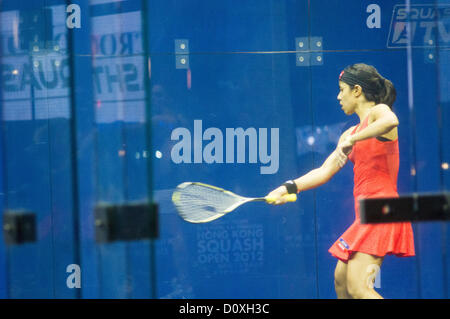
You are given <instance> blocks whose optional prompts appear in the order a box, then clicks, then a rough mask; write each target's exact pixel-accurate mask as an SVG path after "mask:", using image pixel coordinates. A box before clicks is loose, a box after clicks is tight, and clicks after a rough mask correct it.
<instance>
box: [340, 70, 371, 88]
mask: <svg viewBox="0 0 450 319" xmlns="http://www.w3.org/2000/svg"><path fill="white" fill-rule="evenodd" d="M372 77H373V75H372V74H370V73H368V72H364V71H359V72H358V76H356V75H355V74H353V73H350V72H348V71H345V70H344V71H342V72H341V74H340V75H339V80H340V81H342V82H345V83H347V84H348V85H359V86H361V88H362V89H363V91H364V92H366V93H370V94H377V93H379V88H377V87H375V86H374V85H373V84H370V83H369V80H370V78H372Z"/></svg>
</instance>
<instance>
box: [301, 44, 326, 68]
mask: <svg viewBox="0 0 450 319" xmlns="http://www.w3.org/2000/svg"><path fill="white" fill-rule="evenodd" d="M322 50H323V41H322V37H302V38H295V51H296V54H295V58H296V65H297V66H312V65H322V64H323V53H322Z"/></svg>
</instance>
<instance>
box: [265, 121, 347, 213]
mask: <svg viewBox="0 0 450 319" xmlns="http://www.w3.org/2000/svg"><path fill="white" fill-rule="evenodd" d="M352 129H353V127H351V128H350V129H348V130H347V131H345V132H344V133H343V134H342V135H341V137H340V138H339V142H338V145H337V147H336V149H335V150H334V151H333V153H331V154H330V156H328V158H327V159H326V160H325V162H323V164H322V166H320V167H319V168H316V169H313V170H311V171H309V172H308V173H306V174H305V175H303V176H301V177H299V178H297V179H295V180H294V182H295V184H296V185H297V189H298V191H299V192H300V191H305V190H308V189H312V188H315V187H318V186H320V185H323V184H325V183H326V182H328V181H329V180H330V179H331V178H332V177H333V176H334V175H335V174H336V173H337V172H338V171H339V170H340V169H341V168H342V167H343V166H344V165H345V163H346V161H347V156H346V155H345V154H344V153H343V151H342V148H341V143H342V142H343V141H344V140H345V139H346V138H347V136H349V135H350V132H351V130H352ZM286 194H287V190H286V187H284V186H280V187H278V188H276V189H275V190H273V191H272V192H270V193H269V194H268V196H270V197H273V198H277V199H278V200H277V201H275V202H274V203H273V204H284V203H285V200H284V199H283V198H282V196H283V195H286Z"/></svg>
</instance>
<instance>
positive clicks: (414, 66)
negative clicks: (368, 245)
mask: <svg viewBox="0 0 450 319" xmlns="http://www.w3.org/2000/svg"><path fill="white" fill-rule="evenodd" d="M74 5H75V6H74ZM449 34H450V2H449V1H433V0H425V1H399V0H398V1H385V0H382V1H366V0H364V1H347V2H345V3H344V4H343V3H342V1H337V0H327V1H322V0H321V1H316V0H314V1H307V0H258V1H253V0H249V1H241V2H239V3H238V4H237V3H235V2H234V1H215V0H214V1H201V0H195V1H173V0H168V1H162V0H157V1H153V0H142V1H141V0H123V1H117V0H115V1H114V0H90V1H88V0H80V1H73V3H72V2H71V1H62V0H59V1H58V0H39V1H25V0H21V1H17V0H16V1H10V0H1V1H0V79H1V81H0V109H1V112H0V120H1V130H0V163H1V166H0V168H1V169H0V208H1V212H2V213H1V215H0V216H1V219H2V225H3V230H2V232H3V234H2V236H1V239H0V297H1V298H335V292H334V283H333V280H334V279H333V273H334V268H335V265H336V259H335V258H333V257H332V256H331V255H330V254H329V253H328V248H329V247H330V246H331V245H332V244H333V243H334V241H336V240H337V239H338V238H339V236H340V235H341V234H342V233H343V232H344V231H345V230H346V229H347V227H348V226H349V225H350V224H351V223H352V222H353V220H354V200H353V168H352V164H351V163H348V164H347V165H346V166H345V167H344V168H343V169H342V170H341V171H340V172H339V173H338V174H337V175H336V176H334V177H333V179H332V180H331V181H330V182H329V183H327V184H325V185H323V186H322V187H320V188H317V189H315V190H310V191H306V192H303V193H300V194H299V198H298V200H297V202H295V203H289V204H286V205H284V206H269V205H266V204H264V203H251V204H248V205H244V206H242V207H240V208H239V209H238V210H236V211H234V212H233V213H231V214H229V215H226V216H224V217H223V218H220V219H218V220H216V221H214V222H211V223H205V224H190V223H187V222H185V221H183V220H182V219H181V218H180V217H179V216H178V214H177V213H176V210H175V207H174V205H173V203H172V200H171V196H172V192H173V190H174V189H175V187H176V186H177V185H178V184H180V183H182V182H185V181H198V182H203V183H207V184H211V185H216V186H218V187H222V188H225V189H228V190H231V191H233V192H235V193H237V194H240V195H243V196H250V197H257V196H264V195H265V194H267V193H268V192H269V191H271V190H272V189H274V188H275V187H277V186H278V185H280V184H281V183H283V182H284V181H286V180H288V179H292V178H296V177H298V176H300V175H302V174H304V173H306V172H308V171H309V170H311V169H313V168H316V167H319V166H320V165H321V164H322V163H323V161H324V160H325V159H326V158H327V157H328V155H329V154H330V153H331V152H332V151H333V150H334V149H335V147H336V144H337V141H338V139H339V137H340V135H341V134H342V133H343V132H344V131H345V130H346V129H348V128H349V127H351V126H353V125H356V124H358V118H357V116H356V115H352V116H346V115H345V114H344V113H343V112H342V110H341V109H340V106H339V102H338V101H337V99H336V98H337V95H338V93H339V87H338V76H339V74H340V72H341V71H342V70H343V69H344V68H345V67H346V66H347V65H350V64H354V63H359V62H363V63H367V64H370V65H373V66H375V67H376V68H377V69H378V71H379V72H380V73H381V74H382V75H383V76H385V77H386V78H388V79H390V80H391V81H392V82H393V83H394V85H395V87H396V89H397V100H396V102H395V104H394V111H395V113H396V115H397V116H398V118H399V122H400V126H399V147H400V170H399V176H398V191H399V194H400V195H406V194H410V193H413V192H419V193H429V192H442V191H448V188H449V186H450V184H449V183H450V179H449V170H448V169H449V163H450V153H449V150H448V146H447V145H448V144H449V139H450V130H449V127H450V125H449V121H450V113H449V111H448V107H449V89H450V86H449V84H450V78H449V77H450V67H449V62H448V61H449V45H450V37H449ZM155 204H157V206H158V209H157V210H156V209H155V208H154V206H155ZM413 230H414V236H415V248H416V256H415V257H409V258H397V257H394V256H387V257H386V258H385V260H384V262H383V267H382V268H381V273H380V275H379V277H378V280H377V282H376V287H377V291H379V292H380V294H382V295H383V296H385V297H387V298H448V289H449V287H450V279H449V277H448V271H449V255H448V252H447V250H448V247H450V239H449V237H448V235H447V233H448V222H445V221H441V222H421V223H414V224H413Z"/></svg>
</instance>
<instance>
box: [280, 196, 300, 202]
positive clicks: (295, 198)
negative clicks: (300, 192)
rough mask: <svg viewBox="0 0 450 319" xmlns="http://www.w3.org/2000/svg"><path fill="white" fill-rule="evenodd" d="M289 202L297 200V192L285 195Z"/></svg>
mask: <svg viewBox="0 0 450 319" xmlns="http://www.w3.org/2000/svg"><path fill="white" fill-rule="evenodd" d="M283 197H284V198H286V200H287V201H288V202H295V201H296V200H297V194H287V195H284V196H283Z"/></svg>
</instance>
